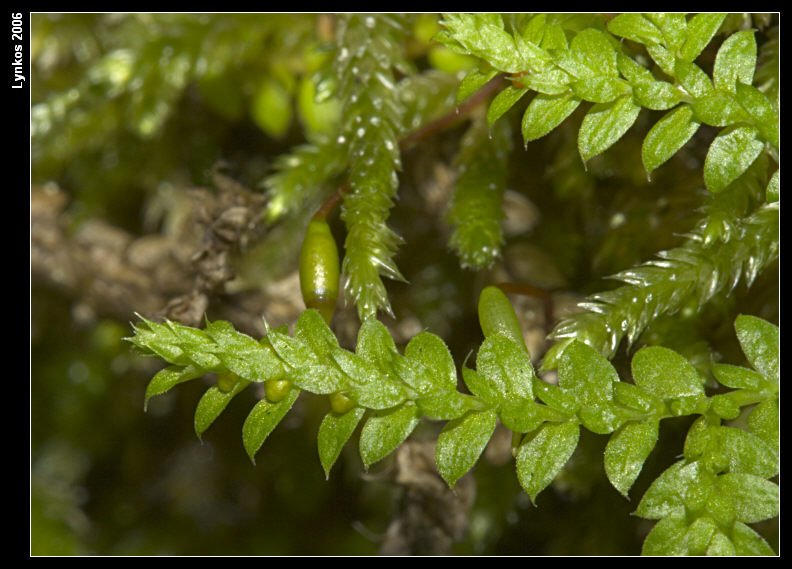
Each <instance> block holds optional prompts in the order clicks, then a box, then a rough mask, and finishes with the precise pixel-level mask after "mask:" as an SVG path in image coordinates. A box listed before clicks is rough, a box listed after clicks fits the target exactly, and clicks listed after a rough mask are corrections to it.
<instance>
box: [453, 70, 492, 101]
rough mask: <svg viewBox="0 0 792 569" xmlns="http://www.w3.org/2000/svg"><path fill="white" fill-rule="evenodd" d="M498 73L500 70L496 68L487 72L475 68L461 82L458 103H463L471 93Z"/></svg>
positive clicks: (458, 90)
mask: <svg viewBox="0 0 792 569" xmlns="http://www.w3.org/2000/svg"><path fill="white" fill-rule="evenodd" d="M497 74H498V71H497V70H496V69H492V70H490V71H488V72H486V73H482V72H481V71H478V70H474V71H471V72H470V73H468V74H467V75H465V78H464V79H462V81H460V82H459V88H458V89H457V103H461V102H462V101H464V100H465V99H467V98H468V97H470V95H472V94H473V93H475V92H476V91H478V90H479V89H480V88H481V87H483V86H484V85H486V84H487V82H489V81H490V80H491V79H493V78H494V77H495V76H496V75H497Z"/></svg>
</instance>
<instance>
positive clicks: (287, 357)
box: [266, 330, 321, 368]
mask: <svg viewBox="0 0 792 569" xmlns="http://www.w3.org/2000/svg"><path fill="white" fill-rule="evenodd" d="M266 339H267V342H269V344H270V345H271V346H272V348H273V349H274V350H275V353H276V354H278V357H279V358H281V359H282V360H283V361H284V362H286V364H288V365H289V366H290V367H292V368H300V367H303V366H306V365H319V364H320V363H321V361H320V359H319V357H318V356H317V355H316V354H315V353H314V352H313V350H312V349H311V348H310V347H308V345H306V344H305V343H303V341H302V340H300V339H299V338H291V337H289V336H288V335H287V334H285V333H283V332H279V331H278V330H270V331H268V332H267V336H266Z"/></svg>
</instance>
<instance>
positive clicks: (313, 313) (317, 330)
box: [294, 309, 338, 358]
mask: <svg viewBox="0 0 792 569" xmlns="http://www.w3.org/2000/svg"><path fill="white" fill-rule="evenodd" d="M294 337H295V338H297V339H298V340H300V341H301V342H302V343H303V344H305V345H306V346H308V348H310V349H311V351H313V353H314V354H316V355H317V356H319V357H320V358H324V357H327V356H328V355H329V354H330V349H331V348H333V347H336V346H338V340H337V339H336V336H335V334H334V333H333V331H332V330H331V329H330V327H329V326H328V325H327V323H326V322H325V319H324V318H322V315H321V314H319V311H317V310H315V309H309V310H306V311H305V312H303V313H302V314H300V316H299V317H298V318H297V323H296V324H295V326H294Z"/></svg>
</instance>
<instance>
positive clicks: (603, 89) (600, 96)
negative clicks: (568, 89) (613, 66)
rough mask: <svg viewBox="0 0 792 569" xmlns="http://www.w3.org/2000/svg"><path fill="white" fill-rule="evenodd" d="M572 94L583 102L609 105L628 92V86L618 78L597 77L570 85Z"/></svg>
mask: <svg viewBox="0 0 792 569" xmlns="http://www.w3.org/2000/svg"><path fill="white" fill-rule="evenodd" d="M572 92H573V93H574V94H575V96H577V97H579V98H581V99H583V100H584V101H591V102H592V103H610V102H611V101H613V100H614V99H616V98H617V97H620V96H622V95H624V94H626V93H628V92H629V86H627V85H626V84H625V83H624V81H622V80H621V79H619V78H618V77H611V76H606V75H599V76H596V77H587V78H585V79H580V80H578V81H575V82H574V83H572Z"/></svg>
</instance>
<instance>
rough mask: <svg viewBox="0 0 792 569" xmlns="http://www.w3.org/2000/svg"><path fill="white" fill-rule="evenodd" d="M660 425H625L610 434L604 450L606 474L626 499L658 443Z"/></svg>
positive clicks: (650, 421)
mask: <svg viewBox="0 0 792 569" xmlns="http://www.w3.org/2000/svg"><path fill="white" fill-rule="evenodd" d="M659 428H660V423H659V421H657V420H656V419H647V420H645V421H638V422H629V423H625V424H624V425H622V426H621V427H619V429H618V430H617V431H616V432H615V433H613V435H611V437H610V439H609V440H608V444H607V446H606V447H605V459H604V460H605V473H606V474H607V475H608V480H609V481H610V483H611V484H613V487H614V488H616V489H617V490H618V491H619V492H620V493H621V494H622V495H623V496H624V497H625V498H626V497H627V493H628V492H629V490H630V488H631V487H632V485H633V482H635V479H636V478H638V475H639V474H640V473H641V469H642V468H643V464H644V462H645V461H646V458H647V457H648V456H649V453H651V452H652V449H654V447H655V444H656V443H657V436H658V431H659Z"/></svg>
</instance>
